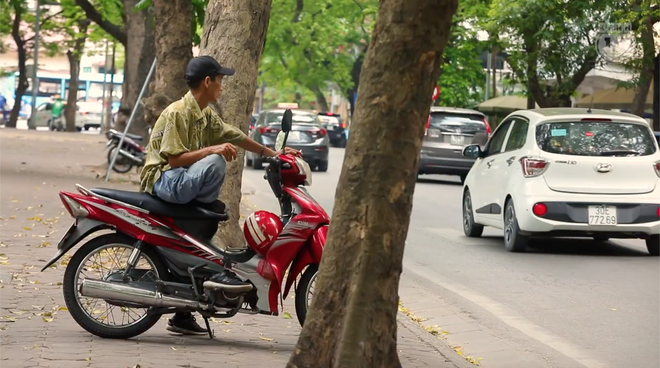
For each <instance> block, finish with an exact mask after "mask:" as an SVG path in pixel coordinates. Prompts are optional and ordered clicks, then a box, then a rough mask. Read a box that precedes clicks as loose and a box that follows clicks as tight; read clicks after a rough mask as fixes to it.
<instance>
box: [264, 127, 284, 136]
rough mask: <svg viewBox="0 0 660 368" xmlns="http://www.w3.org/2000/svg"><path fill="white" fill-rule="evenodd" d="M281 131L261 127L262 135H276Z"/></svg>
mask: <svg viewBox="0 0 660 368" xmlns="http://www.w3.org/2000/svg"><path fill="white" fill-rule="evenodd" d="M279 131H280V130H279V129H275V128H269V127H259V133H261V134H267V133H272V134H276V133H278V132H279Z"/></svg>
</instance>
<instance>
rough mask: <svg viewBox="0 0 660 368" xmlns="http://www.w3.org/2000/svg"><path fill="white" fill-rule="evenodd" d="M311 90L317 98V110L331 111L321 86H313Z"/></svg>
mask: <svg viewBox="0 0 660 368" xmlns="http://www.w3.org/2000/svg"><path fill="white" fill-rule="evenodd" d="M311 90H312V92H314V96H316V108H317V110H318V111H330V108H329V107H328V100H326V99H325V95H324V94H323V91H321V88H319V86H312V87H311Z"/></svg>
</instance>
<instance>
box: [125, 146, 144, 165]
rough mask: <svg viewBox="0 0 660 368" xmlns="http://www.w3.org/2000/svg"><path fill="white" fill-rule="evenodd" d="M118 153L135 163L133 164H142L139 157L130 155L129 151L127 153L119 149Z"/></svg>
mask: <svg viewBox="0 0 660 368" xmlns="http://www.w3.org/2000/svg"><path fill="white" fill-rule="evenodd" d="M119 154H120V155H122V156H124V157H126V158H127V159H129V160H131V161H133V164H135V165H138V166H142V164H143V163H142V160H141V159H139V158H138V157H136V156H134V155H132V154H131V153H129V152H128V151H126V150H125V149H120V150H119Z"/></svg>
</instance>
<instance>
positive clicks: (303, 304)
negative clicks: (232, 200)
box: [41, 110, 330, 339]
mask: <svg viewBox="0 0 660 368" xmlns="http://www.w3.org/2000/svg"><path fill="white" fill-rule="evenodd" d="M290 130H291V111H290V110H288V111H287V112H285V115H284V117H283V119H282V133H280V135H279V136H278V139H277V149H278V150H279V149H282V147H284V146H285V144H286V139H287V137H288V134H289V131H290ZM269 163H270V164H269V165H268V168H267V170H266V175H265V176H264V178H265V179H267V180H268V183H269V184H270V187H271V189H272V191H273V193H274V194H275V196H276V197H277V198H278V200H279V202H280V207H281V212H282V214H281V216H277V215H275V214H273V213H271V212H267V211H256V212H255V213H253V214H251V215H250V216H249V217H248V218H247V219H246V221H245V224H244V225H243V233H244V235H245V240H246V242H247V245H248V247H247V248H245V249H242V250H223V249H221V248H220V247H217V246H215V245H213V244H212V243H211V239H212V237H213V235H214V234H215V233H216V231H217V228H218V225H219V222H222V221H226V220H227V219H228V215H227V213H226V212H225V213H216V212H211V211H209V210H206V209H204V208H201V207H195V206H192V205H175V204H170V203H167V202H164V201H161V200H160V199H158V198H157V197H154V196H151V195H149V194H146V193H138V192H128V191H120V190H113V189H91V190H88V189H85V188H84V187H82V186H80V185H76V187H77V189H78V192H79V193H80V194H75V193H69V192H64V191H63V192H60V198H61V200H62V203H63V204H64V207H66V209H67V211H68V212H69V213H70V214H71V216H72V217H73V218H74V219H75V222H74V224H73V225H71V227H70V228H69V230H68V231H67V233H66V234H65V235H64V237H63V238H62V240H60V243H59V244H58V247H57V249H58V250H57V254H56V255H55V256H54V257H53V258H52V259H51V260H50V261H48V263H47V264H46V265H45V266H44V267H43V268H42V270H41V271H44V270H45V269H46V268H48V267H50V266H51V265H52V264H54V263H55V262H57V261H58V260H59V259H60V258H61V257H62V256H63V255H64V254H66V253H67V252H68V251H70V250H71V249H72V248H73V247H74V246H76V244H78V243H79V242H80V241H81V240H82V239H83V238H85V237H87V236H88V235H90V234H92V233H96V232H99V231H102V230H111V231H112V232H110V233H106V234H104V235H100V236H97V237H94V238H93V239H91V240H89V241H88V242H87V243H85V244H84V245H83V246H82V247H80V249H78V251H76V252H75V254H74V255H73V257H72V258H71V259H70V260H69V262H68V265H67V267H66V271H65V273H64V280H63V293H64V300H65V302H66V306H67V307H68V310H69V313H71V316H72V317H73V318H74V319H75V320H76V322H77V323H78V324H79V325H80V326H81V327H82V328H84V329H85V330H87V331H89V332H90V333H92V334H94V335H97V336H100V337H105V338H124V339H126V338H130V337H133V336H137V335H140V334H142V333H143V332H145V331H147V330H149V329H150V328H151V327H152V326H153V325H154V324H156V322H158V320H159V319H160V317H161V315H163V314H167V313H175V312H183V311H190V312H198V313H200V314H201V315H202V316H203V317H204V321H205V322H206V326H207V328H208V330H209V336H210V337H211V338H212V337H213V333H212V330H211V328H210V327H209V318H214V317H215V318H230V317H233V316H235V315H236V314H237V313H239V312H242V313H249V314H256V313H261V314H267V315H274V316H277V315H278V314H279V304H280V302H281V301H282V299H281V296H280V295H281V292H282V288H284V291H283V296H284V298H286V297H287V295H288V293H289V290H290V288H291V286H292V285H293V282H294V281H295V280H296V279H297V278H298V276H300V275H301V274H302V277H300V280H299V281H298V283H297V286H296V287H295V309H296V314H297V317H298V321H299V322H300V324H301V325H302V324H303V323H304V321H305V317H306V316H307V310H308V306H309V302H310V298H311V292H310V290H311V288H312V285H313V283H314V281H315V279H316V275H317V272H318V265H319V264H320V262H321V257H322V255H323V248H324V246H325V241H326V235H327V233H328V226H329V224H330V219H329V217H328V214H327V213H326V212H325V211H324V210H323V208H322V207H321V206H320V205H319V204H318V203H317V202H316V201H315V200H314V199H313V198H312V197H311V196H310V195H309V193H308V192H307V191H306V190H305V188H304V186H305V185H311V179H312V177H311V173H312V172H311V170H310V167H309V165H308V164H307V163H306V162H305V161H304V160H303V159H302V158H301V157H296V156H292V155H287V154H284V153H282V154H280V155H279V156H278V157H275V158H272V159H270V161H269ZM123 256H127V259H126V260H125V261H119V259H120V257H123ZM104 259H105V261H104ZM91 260H95V261H99V262H97V263H93V264H91V265H90V264H88V261H91ZM115 261H117V262H115ZM109 262H113V263H117V265H114V266H111V265H109V264H108V263H109ZM224 269H228V270H231V271H232V272H234V273H235V274H236V275H237V276H238V277H239V278H241V279H242V280H243V281H247V283H246V284H245V285H240V286H237V285H231V286H229V285H227V286H223V285H218V284H217V283H213V282H209V281H208V280H209V278H210V277H211V276H213V275H215V274H218V273H220V272H223V270H224ZM287 271H288V274H287ZM303 271H304V272H303ZM92 272H96V273H97V276H96V277H91V276H87V275H86V274H87V273H92ZM83 277H84V278H83ZM101 305H103V306H101ZM115 311H120V312H124V313H127V314H128V316H122V317H121V324H117V323H118V322H119V318H118V317H115V315H114V312H115ZM127 320H129V321H127ZM111 323H112V324H111Z"/></svg>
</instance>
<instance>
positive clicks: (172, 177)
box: [140, 56, 299, 334]
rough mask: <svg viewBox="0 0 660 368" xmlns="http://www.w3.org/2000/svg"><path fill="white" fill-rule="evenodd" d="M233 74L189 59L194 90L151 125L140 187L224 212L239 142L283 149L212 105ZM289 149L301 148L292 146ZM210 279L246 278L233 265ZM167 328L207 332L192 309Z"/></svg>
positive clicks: (253, 148)
mask: <svg viewBox="0 0 660 368" xmlns="http://www.w3.org/2000/svg"><path fill="white" fill-rule="evenodd" d="M233 74H234V70H233V69H230V68H224V67H222V66H221V65H220V64H219V63H218V61H216V60H215V59H214V58H212V57H210V56H200V57H197V58H194V59H192V60H191V61H190V62H189V63H188V67H187V68H186V75H185V80H186V83H187V84H188V87H189V88H190V91H189V92H188V93H186V94H185V96H183V98H182V99H180V100H178V101H176V102H173V103H172V104H170V105H169V106H168V107H166V108H165V110H163V112H162V113H161V114H160V117H159V118H158V120H157V121H156V124H155V125H154V127H153V129H152V132H151V138H150V140H149V144H148V146H147V157H146V162H145V165H144V168H143V169H142V173H141V175H140V190H141V191H143V192H147V193H150V194H152V195H155V196H157V197H158V198H160V199H162V200H164V201H167V202H170V203H177V204H187V203H191V204H194V205H197V206H201V207H204V208H206V209H208V210H211V211H215V212H220V213H223V212H224V211H225V208H224V205H222V202H219V201H217V198H218V195H219V194H220V187H221V186H222V183H223V181H224V179H225V171H226V162H230V161H232V160H234V159H236V156H237V151H236V147H235V145H236V146H238V147H240V148H243V149H245V150H247V151H250V152H254V153H258V154H260V155H261V156H262V157H266V156H268V157H273V156H276V155H277V154H278V153H277V152H276V151H273V150H272V149H270V148H268V147H265V146H263V145H261V144H259V143H257V142H255V141H254V140H252V139H250V138H248V137H247V136H246V135H245V133H243V132H242V131H241V130H240V129H238V128H236V127H234V126H232V125H229V124H226V123H225V122H223V121H222V119H221V118H220V116H218V114H216V113H215V111H214V110H213V109H212V108H211V107H209V104H211V103H214V102H217V101H218V99H219V98H220V94H221V93H222V79H223V78H224V76H229V75H233ZM285 153H289V154H296V155H298V154H299V152H298V151H296V150H294V149H291V148H289V147H287V148H285ZM211 281H213V282H216V283H218V284H224V285H242V284H244V281H242V280H240V279H239V278H238V277H237V276H236V275H235V274H234V273H233V272H231V271H228V270H226V271H224V272H222V273H220V274H216V275H214V276H213V277H211ZM167 329H168V330H169V331H172V332H176V333H182V334H205V333H207V330H206V329H205V328H202V327H201V326H199V325H198V324H197V322H196V321H195V318H194V317H193V316H192V314H191V313H177V314H175V315H174V317H172V318H171V319H170V320H169V323H168V327H167Z"/></svg>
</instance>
